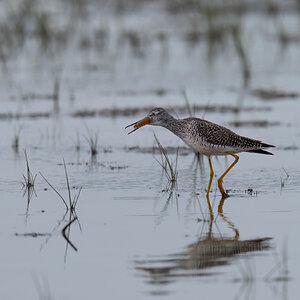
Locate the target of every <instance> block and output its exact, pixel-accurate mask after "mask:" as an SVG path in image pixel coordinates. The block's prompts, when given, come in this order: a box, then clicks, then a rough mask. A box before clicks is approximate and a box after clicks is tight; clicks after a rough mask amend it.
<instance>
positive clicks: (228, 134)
mask: <svg viewBox="0 0 300 300" xmlns="http://www.w3.org/2000/svg"><path fill="white" fill-rule="evenodd" d="M147 124H149V125H153V126H162V127H165V128H167V129H169V130H170V131H172V132H173V133H174V134H175V135H177V136H178V137H180V138H181V139H182V140H183V141H184V142H185V143H186V144H187V145H188V146H189V147H190V148H192V149H193V150H194V151H195V152H196V153H200V154H203V155H205V156H207V158H208V163H209V168H210V181H209V184H208V188H207V194H206V195H208V193H209V191H210V187H211V182H212V178H213V174H214V171H213V167H212V163H211V156H214V155H228V154H229V155H232V156H233V157H234V158H235V160H234V162H233V163H232V164H231V165H230V166H229V167H228V169H227V170H226V171H225V172H224V173H223V174H222V175H221V176H220V177H219V179H218V187H219V190H220V192H221V194H222V197H224V198H225V197H228V195H227V194H226V193H225V191H224V188H223V185H222V182H223V179H224V177H225V175H226V174H227V173H228V172H229V171H230V169H231V168H232V167H233V166H234V165H235V164H236V163H237V162H238V160H239V157H238V156H237V155H236V153H239V152H254V153H261V154H269V155H273V154H272V153H271V152H268V151H265V150H264V148H269V147H275V146H273V145H269V144H265V143H263V142H261V141H258V140H254V139H251V138H248V137H244V136H241V135H238V134H236V133H234V132H233V131H231V130H229V129H227V128H225V127H223V126H220V125H218V124H215V123H212V122H209V121H206V120H203V119H200V118H186V119H175V118H174V117H173V116H171V115H170V114H169V113H168V112H167V111H166V110H164V109H163V108H160V107H157V108H154V109H152V110H151V111H150V113H149V114H148V116H146V117H145V118H143V119H142V120H140V121H137V122H134V123H132V124H130V125H128V126H126V127H125V128H128V127H130V126H133V130H132V131H130V132H129V133H128V134H130V133H132V132H134V131H135V130H137V129H138V128H140V127H142V126H144V125H147Z"/></svg>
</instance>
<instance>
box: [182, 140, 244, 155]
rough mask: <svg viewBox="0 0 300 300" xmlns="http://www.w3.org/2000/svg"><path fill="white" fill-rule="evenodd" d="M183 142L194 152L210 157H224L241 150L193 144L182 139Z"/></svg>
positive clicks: (199, 143) (200, 143)
mask: <svg viewBox="0 0 300 300" xmlns="http://www.w3.org/2000/svg"><path fill="white" fill-rule="evenodd" d="M183 141H184V142H185V143H186V144H187V145H188V146H189V147H191V148H192V149H193V150H194V151H195V152H199V153H201V154H203V155H206V156H211V155H226V154H227V153H228V152H232V153H238V152H240V151H242V150H240V149H236V148H232V147H223V146H217V145H213V144H205V143H203V142H198V141H197V142H194V141H191V140H189V139H183Z"/></svg>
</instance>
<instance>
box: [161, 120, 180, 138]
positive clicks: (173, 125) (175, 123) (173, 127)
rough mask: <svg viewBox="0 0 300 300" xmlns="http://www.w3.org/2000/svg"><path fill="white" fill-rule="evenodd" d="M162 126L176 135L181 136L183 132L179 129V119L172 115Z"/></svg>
mask: <svg viewBox="0 0 300 300" xmlns="http://www.w3.org/2000/svg"><path fill="white" fill-rule="evenodd" d="M162 126H163V127H165V128H167V129H169V130H170V131H172V132H173V133H174V134H175V135H177V136H178V137H180V138H183V132H182V130H181V129H182V128H181V125H180V120H179V119H175V118H174V117H172V116H171V115H170V116H169V118H168V122H166V123H165V124H164V125H162Z"/></svg>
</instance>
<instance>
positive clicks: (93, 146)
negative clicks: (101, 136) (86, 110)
mask: <svg viewBox="0 0 300 300" xmlns="http://www.w3.org/2000/svg"><path fill="white" fill-rule="evenodd" d="M85 127H86V131H87V135H84V138H85V139H86V141H87V142H88V144H89V147H90V153H91V156H92V157H94V156H95V155H96V154H97V153H98V132H95V133H93V132H92V131H91V130H90V129H89V128H88V127H87V125H85Z"/></svg>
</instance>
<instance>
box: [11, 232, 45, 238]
mask: <svg viewBox="0 0 300 300" xmlns="http://www.w3.org/2000/svg"><path fill="white" fill-rule="evenodd" d="M15 236H23V237H32V238H37V237H44V236H51V233H47V232H46V233H43V232H25V233H17V232H16V233H15Z"/></svg>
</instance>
